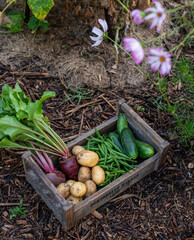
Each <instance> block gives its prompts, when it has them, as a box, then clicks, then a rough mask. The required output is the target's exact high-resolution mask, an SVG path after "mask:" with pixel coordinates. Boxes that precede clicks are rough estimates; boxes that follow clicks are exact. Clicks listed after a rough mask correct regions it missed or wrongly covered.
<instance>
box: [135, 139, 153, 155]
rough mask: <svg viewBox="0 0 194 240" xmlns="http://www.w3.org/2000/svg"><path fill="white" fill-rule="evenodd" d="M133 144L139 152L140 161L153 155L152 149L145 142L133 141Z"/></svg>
mask: <svg viewBox="0 0 194 240" xmlns="http://www.w3.org/2000/svg"><path fill="white" fill-rule="evenodd" d="M135 143H136V145H137V148H138V151H139V157H140V158H142V159H146V158H150V157H152V156H153V155H154V152H155V151H154V148H153V147H152V146H151V145H150V144H148V143H145V142H142V141H140V140H137V139H135Z"/></svg>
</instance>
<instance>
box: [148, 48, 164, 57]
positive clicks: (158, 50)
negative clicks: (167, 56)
mask: <svg viewBox="0 0 194 240" xmlns="http://www.w3.org/2000/svg"><path fill="white" fill-rule="evenodd" d="M162 53H163V50H162V48H151V49H149V50H148V54H150V55H156V56H161V54H162Z"/></svg>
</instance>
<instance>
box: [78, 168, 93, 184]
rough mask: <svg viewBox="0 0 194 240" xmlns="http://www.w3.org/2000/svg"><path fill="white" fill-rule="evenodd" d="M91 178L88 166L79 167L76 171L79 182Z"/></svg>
mask: <svg viewBox="0 0 194 240" xmlns="http://www.w3.org/2000/svg"><path fill="white" fill-rule="evenodd" d="M89 179H91V170H90V168H89V167H80V169H79V172H78V181H79V182H83V183H84V182H85V181H87V180H89Z"/></svg>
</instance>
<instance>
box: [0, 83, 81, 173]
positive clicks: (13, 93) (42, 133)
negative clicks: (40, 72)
mask: <svg viewBox="0 0 194 240" xmlns="http://www.w3.org/2000/svg"><path fill="white" fill-rule="evenodd" d="M53 96H55V93H54V92H50V91H46V92H44V93H43V95H42V97H41V98H40V99H39V100H37V101H35V102H31V100H30V98H29V97H27V96H26V95H25V93H24V92H23V91H22V90H21V88H20V86H19V84H18V83H16V85H15V88H14V89H12V88H11V87H10V86H9V85H7V84H5V85H4V86H3V88H2V94H1V95H0V140H1V141H0V147H5V148H8V149H28V150H37V151H41V152H46V153H49V154H53V155H57V156H59V157H60V159H61V160H67V159H68V158H71V160H72V161H73V159H74V161H73V162H74V164H77V163H76V160H75V156H71V154H70V151H69V149H68V148H67V146H66V144H65V143H64V142H63V140H62V139H61V138H60V137H59V135H58V134H57V133H56V132H55V131H54V130H53V129H52V128H51V127H50V124H49V120H48V118H47V117H46V116H44V115H43V109H42V102H43V101H45V100H46V99H47V98H49V97H53ZM32 144H33V145H34V146H35V149H34V147H32ZM69 165H70V164H69ZM71 169H72V171H73V172H71V171H68V172H69V173H70V176H72V175H73V176H76V175H77V172H78V168H77V167H74V168H73V167H72V164H71ZM67 177H69V176H68V175H67Z"/></svg>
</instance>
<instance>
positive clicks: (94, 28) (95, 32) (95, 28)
mask: <svg viewBox="0 0 194 240" xmlns="http://www.w3.org/2000/svg"><path fill="white" fill-rule="evenodd" d="M92 32H93V33H94V34H96V35H98V36H102V35H103V32H102V31H101V30H100V29H99V28H97V27H93V29H92Z"/></svg>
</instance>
